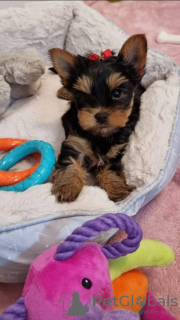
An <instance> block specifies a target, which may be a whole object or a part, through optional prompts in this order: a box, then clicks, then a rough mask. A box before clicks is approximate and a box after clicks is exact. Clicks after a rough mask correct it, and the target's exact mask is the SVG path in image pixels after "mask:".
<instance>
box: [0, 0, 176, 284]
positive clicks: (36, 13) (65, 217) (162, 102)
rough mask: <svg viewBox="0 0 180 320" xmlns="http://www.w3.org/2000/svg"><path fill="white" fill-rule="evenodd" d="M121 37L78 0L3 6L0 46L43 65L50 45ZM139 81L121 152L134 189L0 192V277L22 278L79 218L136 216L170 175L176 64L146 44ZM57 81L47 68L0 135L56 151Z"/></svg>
mask: <svg viewBox="0 0 180 320" xmlns="http://www.w3.org/2000/svg"><path fill="white" fill-rule="evenodd" d="M126 38H127V35H125V34H124V33H123V32H122V30H120V29H119V28H118V27H117V26H115V25H113V24H112V23H111V22H109V21H107V20H106V19H105V18H104V17H102V16H101V15H100V14H99V13H97V12H95V11H94V10H92V9H91V8H89V7H86V5H84V4H83V3H81V2H79V1H72V2H71V1H67V2H65V1H64V2H63V1H62V2H55V1H52V2H44V1H43V2H42V3H41V2H39V3H33V4H30V5H26V6H25V8H23V9H8V10H3V11H1V12H0V43H1V44H3V46H1V50H3V51H4V52H7V51H8V52H12V51H15V50H19V49H25V48H29V47H32V46H34V47H36V48H37V49H39V50H40V51H41V52H42V53H43V55H44V56H45V58H46V61H47V65H48V64H50V62H49V61H48V57H47V51H48V49H49V48H52V47H61V48H62V47H64V48H65V49H66V50H68V51H70V52H73V53H80V54H83V53H86V52H87V51H89V50H91V51H93V52H97V53H99V52H100V51H101V50H105V49H107V48H111V49H115V51H119V49H120V47H121V46H122V44H123V42H124V41H125V40H126ZM142 84H143V86H144V87H145V88H146V89H147V90H146V92H145V93H144V94H143V97H142V106H141V116H140V121H139V122H138V124H137V126H136V129H135V132H134V133H133V134H132V136H131V141H130V143H129V146H128V149H127V151H126V154H125V155H124V158H123V162H124V166H125V171H126V175H127V177H128V182H129V183H132V184H134V185H136V186H137V187H138V188H137V189H136V190H135V191H134V192H133V193H132V194H131V195H130V196H129V197H128V198H127V199H125V200H124V201H122V202H120V203H118V204H116V203H114V202H112V201H110V200H109V199H108V197H107V194H106V192H105V191H104V190H102V189H100V188H98V187H93V186H85V187H84V188H83V191H82V193H81V194H80V196H79V197H78V199H77V200H76V201H75V202H72V203H63V204H59V203H57V202H56V200H55V197H54V196H53V195H51V183H46V184H44V185H39V186H35V187H32V188H30V189H28V190H27V191H25V192H23V193H14V192H4V191H1V192H0V281H4V282H18V281H23V280H24V279H25V276H26V272H27V269H28V267H29V264H30V263H31V261H32V260H33V259H34V258H35V257H36V256H37V255H38V254H39V253H40V252H42V251H43V250H44V249H46V248H47V247H48V246H51V245H52V244H55V243H59V241H60V239H64V238H65V237H66V236H67V235H68V234H69V233H71V232H72V230H73V229H74V228H76V227H77V226H80V225H81V224H82V223H83V222H84V221H86V220H88V219H91V218H92V216H95V215H100V214H102V213H105V212H124V213H126V214H128V215H134V214H136V213H137V211H138V210H139V209H140V208H141V207H142V206H144V205H145V204H146V203H148V202H149V201H150V200H151V199H152V198H153V197H154V196H155V195H157V194H158V193H159V192H160V191H161V190H162V189H163V188H164V186H165V185H166V184H167V183H168V182H169V181H170V180H171V178H172V176H173V175H174V173H175V171H176V168H177V166H178V163H179V159H180V129H179V128H180V116H179V109H180V104H179V103H178V94H179V77H178V67H177V66H176V65H175V64H174V63H173V62H172V61H171V59H169V58H168V57H166V56H164V55H162V54H160V53H157V52H155V51H153V50H152V49H150V50H149V52H148V61H147V68H146V74H145V76H144V77H143V80H142ZM59 87H60V81H59V77H58V76H57V75H54V74H52V73H51V72H50V71H48V70H47V71H46V73H45V75H44V76H43V78H42V86H41V88H40V90H39V91H38V92H37V94H36V95H35V96H33V97H31V98H27V99H22V100H18V101H16V102H15V103H14V104H13V105H12V107H11V108H10V109H9V110H8V111H7V112H6V113H5V115H4V117H3V118H2V119H1V120H0V137H1V138H2V137H11V138H13V137H15V138H23V139H29V140H31V139H42V140H44V141H47V142H50V143H51V144H52V145H53V147H54V148H55V152H56V155H58V153H59V150H60V145H61V143H62V141H63V139H64V130H63V128H62V125H61V122H60V118H61V116H62V114H63V113H64V112H65V110H67V108H68V103H67V102H66V101H63V100H60V99H58V98H56V92H57V90H58V89H59ZM23 165H24V164H22V163H21V164H19V165H18V166H16V168H17V169H20V168H21V169H22V166H23ZM108 237H109V235H106V236H105V235H103V236H102V239H99V240H100V241H103V240H105V239H107V238H108Z"/></svg>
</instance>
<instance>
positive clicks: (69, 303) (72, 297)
mask: <svg viewBox="0 0 180 320" xmlns="http://www.w3.org/2000/svg"><path fill="white" fill-rule="evenodd" d="M59 301H61V302H62V303H63V315H62V316H63V318H69V316H84V315H85V314H86V313H87V312H88V311H89V308H88V307H86V306H83V304H82V303H81V301H80V299H79V293H78V292H69V293H67V294H66V295H65V296H64V297H63V298H61V299H60V300H59Z"/></svg>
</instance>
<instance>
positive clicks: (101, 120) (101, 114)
mask: <svg viewBox="0 0 180 320" xmlns="http://www.w3.org/2000/svg"><path fill="white" fill-rule="evenodd" d="M95 118H96V120H97V122H99V123H105V122H106V121H107V118H108V114H107V113H106V112H99V113H97V114H96V115H95Z"/></svg>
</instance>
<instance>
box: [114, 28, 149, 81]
mask: <svg viewBox="0 0 180 320" xmlns="http://www.w3.org/2000/svg"><path fill="white" fill-rule="evenodd" d="M146 56H147V40H146V37H145V35H144V34H137V35H134V36H132V37H130V38H129V39H128V40H126V42H125V43H124V44H123V46H122V48H121V50H120V51H119V58H121V59H123V60H124V61H126V62H127V63H129V64H131V65H132V66H133V68H134V69H135V71H136V73H137V75H138V76H139V77H142V76H143V74H144V68H145V64H146Z"/></svg>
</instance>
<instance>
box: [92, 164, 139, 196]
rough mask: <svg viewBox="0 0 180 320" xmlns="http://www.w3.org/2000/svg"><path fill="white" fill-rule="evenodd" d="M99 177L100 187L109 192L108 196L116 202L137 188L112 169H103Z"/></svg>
mask: <svg viewBox="0 0 180 320" xmlns="http://www.w3.org/2000/svg"><path fill="white" fill-rule="evenodd" d="M97 179H98V182H99V185H100V187H101V188H103V189H104V190H105V191H106V192H107V194H108V197H109V198H110V199H111V200H113V201H114V202H119V201H121V200H123V199H125V198H126V197H127V196H128V195H129V194H130V193H131V192H132V191H133V190H134V189H135V187H134V186H128V185H127V184H126V183H125V180H124V179H122V178H121V177H119V176H118V175H116V173H115V172H114V171H112V170H106V169H105V170H102V171H101V172H100V173H99V174H98V177H97Z"/></svg>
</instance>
